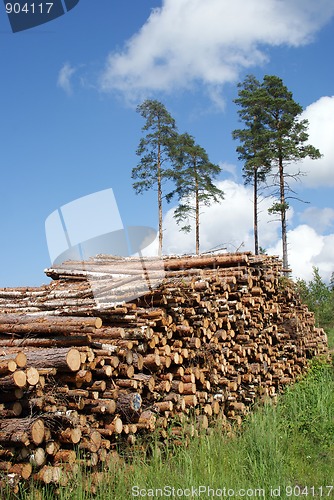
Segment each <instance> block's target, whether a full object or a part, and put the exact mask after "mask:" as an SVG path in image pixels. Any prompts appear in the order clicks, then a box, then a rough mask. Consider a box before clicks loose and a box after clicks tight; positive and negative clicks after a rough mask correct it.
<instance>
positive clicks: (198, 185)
mask: <svg viewBox="0 0 334 500" xmlns="http://www.w3.org/2000/svg"><path fill="white" fill-rule="evenodd" d="M173 159H174V171H173V179H174V182H175V186H176V187H175V189H174V190H173V191H172V192H171V193H169V195H168V199H171V198H172V197H173V196H174V195H177V198H178V201H179V205H178V207H177V208H176V210H175V212H174V217H175V220H176V222H177V224H183V223H184V222H186V224H184V225H183V226H182V227H181V230H182V231H184V232H189V231H190V230H191V225H190V224H189V220H190V219H191V218H193V219H195V238H196V254H198V253H199V225H200V208H201V206H202V205H205V206H209V205H211V203H213V202H216V203H217V202H219V201H220V200H222V199H223V197H224V193H223V191H221V190H220V189H219V188H217V187H216V186H215V185H214V184H213V179H215V178H216V177H217V175H218V174H219V173H220V172H221V168H220V167H219V166H218V165H215V164H213V163H211V162H210V161H209V157H208V154H207V152H206V151H205V149H204V148H202V147H201V146H199V145H198V144H196V143H195V140H194V138H193V137H192V136H191V135H189V134H188V133H185V134H182V135H180V136H179V138H178V141H177V142H176V143H175V148H174V150H173Z"/></svg>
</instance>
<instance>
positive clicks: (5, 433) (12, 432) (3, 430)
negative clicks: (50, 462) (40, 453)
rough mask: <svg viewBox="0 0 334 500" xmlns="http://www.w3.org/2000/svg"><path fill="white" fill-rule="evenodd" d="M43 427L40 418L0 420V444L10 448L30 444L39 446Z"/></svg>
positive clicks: (43, 434)
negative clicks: (8, 444)
mask: <svg viewBox="0 0 334 500" xmlns="http://www.w3.org/2000/svg"><path fill="white" fill-rule="evenodd" d="M44 436H45V427H44V423H43V420H42V419H40V418H37V419H32V418H14V419H5V420H0V443H3V444H7V443H10V444H11V446H17V445H19V446H20V445H22V444H23V445H25V446H28V445H29V444H30V443H33V444H35V445H39V444H41V443H42V441H43V440H44Z"/></svg>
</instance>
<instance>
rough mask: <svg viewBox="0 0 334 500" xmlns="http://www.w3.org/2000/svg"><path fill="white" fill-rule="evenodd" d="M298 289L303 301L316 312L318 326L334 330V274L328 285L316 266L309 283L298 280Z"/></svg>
mask: <svg viewBox="0 0 334 500" xmlns="http://www.w3.org/2000/svg"><path fill="white" fill-rule="evenodd" d="M296 288H297V291H298V292H299V294H300V296H301V299H302V301H303V302H304V303H305V304H307V306H308V308H309V309H310V311H313V312H314V316H315V321H316V325H317V326H320V327H322V328H328V327H330V328H334V273H332V275H331V278H330V281H329V284H328V285H327V284H326V283H325V282H324V281H323V279H322V278H321V276H320V274H319V269H318V268H317V267H315V266H314V267H313V273H312V278H311V279H310V280H309V281H306V280H302V279H298V280H297V281H296Z"/></svg>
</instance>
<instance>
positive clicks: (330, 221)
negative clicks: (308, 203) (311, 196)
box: [299, 207, 334, 233]
mask: <svg viewBox="0 0 334 500" xmlns="http://www.w3.org/2000/svg"><path fill="white" fill-rule="evenodd" d="M299 218H300V220H301V222H305V223H306V224H308V225H309V226H311V227H313V228H314V229H316V230H317V231H319V232H320V233H322V232H324V231H326V230H328V229H330V228H333V227H334V209H333V208H317V207H309V208H307V209H306V210H304V212H302V213H301V214H300V217H299Z"/></svg>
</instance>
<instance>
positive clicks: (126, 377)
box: [0, 254, 327, 491]
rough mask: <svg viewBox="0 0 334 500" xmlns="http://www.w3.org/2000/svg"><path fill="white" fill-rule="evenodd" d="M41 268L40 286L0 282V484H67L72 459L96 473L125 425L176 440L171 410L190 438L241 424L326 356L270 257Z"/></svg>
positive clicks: (127, 433) (132, 433)
mask: <svg viewBox="0 0 334 500" xmlns="http://www.w3.org/2000/svg"><path fill="white" fill-rule="evenodd" d="M162 270H163V276H162ZM46 273H47V275H48V276H51V277H52V278H53V280H54V281H53V282H51V284H49V285H45V286H41V287H38V288H15V289H9V288H5V289H0V416H1V418H0V489H1V487H4V486H5V485H8V484H9V485H10V486H11V487H12V488H13V490H14V491H15V489H17V485H18V482H19V481H20V480H21V479H22V478H23V479H28V478H30V477H33V478H34V479H35V480H37V481H42V482H44V483H50V482H53V483H57V484H66V483H67V481H68V480H69V478H70V476H71V474H73V473H76V471H77V469H76V467H78V466H79V465H80V460H82V461H83V462H84V463H85V465H86V466H89V467H91V468H92V470H93V471H95V470H96V469H97V468H98V467H99V466H101V465H103V464H106V463H108V461H109V460H112V459H114V449H115V446H116V445H120V444H121V443H124V444H125V443H127V444H128V445H135V442H136V436H137V434H138V433H145V432H152V431H153V430H154V429H158V430H159V431H160V434H161V437H162V439H165V438H167V437H168V436H169V435H171V436H174V438H175V439H180V434H181V433H182V432H183V431H182V428H181V427H180V426H178V425H177V419H179V420H180V421H181V420H182V417H183V416H184V415H186V416H191V417H192V422H193V423H194V425H193V426H192V427H191V431H190V432H196V426H197V428H198V429H199V428H204V429H205V428H207V427H208V426H209V425H210V421H211V420H213V418H214V417H217V416H220V417H221V419H222V421H223V422H225V423H226V425H229V422H233V421H235V422H237V423H240V421H241V418H242V416H243V415H244V414H245V413H247V411H248V410H249V408H250V407H251V405H252V404H253V403H254V402H255V401H256V400H257V399H258V398H265V397H275V396H276V394H277V393H278V391H279V390H280V389H281V388H282V387H284V386H285V385H286V384H289V383H291V382H292V381H293V380H295V379H296V377H297V376H298V375H300V374H301V373H302V372H303V371H305V369H306V366H307V359H309V358H311V357H313V356H315V355H317V354H320V353H323V352H326V342H327V340H326V335H325V333H324V332H323V330H321V329H317V328H315V327H314V318H313V314H312V313H310V312H309V311H308V309H307V307H306V306H305V305H303V304H302V303H301V302H300V300H299V298H298V297H297V295H296V293H295V291H294V288H293V285H292V283H291V282H290V281H289V280H287V279H286V278H284V277H283V276H282V267H281V263H280V261H279V260H278V258H276V257H268V256H257V257H255V256H252V255H251V254H222V255H218V256H210V255H206V256H200V257H178V258H177V257H174V258H165V259H164V260H163V269H162V267H161V262H156V261H154V260H149V259H148V260H147V261H145V265H144V266H143V263H142V261H141V260H140V259H116V258H111V257H108V256H98V257H96V258H95V259H92V261H91V262H88V263H84V265H83V264H82V263H75V262H71V263H67V264H64V265H62V266H59V268H57V269H55V268H52V269H48V270H47V271H46ZM148 275H149V280H148V281H149V283H148V282H147V276H148ZM93 278H94V279H95V280H97V281H98V295H97V294H96V293H95V292H94V289H95V290H96V289H97V288H96V286H95V284H93V285H92V279H93ZM162 278H163V281H161V279H162ZM152 283H154V286H152ZM145 287H146V288H148V291H147V290H146V291H145V293H142V292H143V290H144V289H145ZM92 289H93V291H92ZM138 290H140V292H138ZM134 291H137V292H138V297H137V298H133V299H132V300H131V301H129V302H122V301H121V299H122V298H124V297H125V296H128V295H129V293H133V295H135V293H134ZM101 297H103V300H102V301H101ZM75 450H79V459H78V455H77V453H76V451H75Z"/></svg>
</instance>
